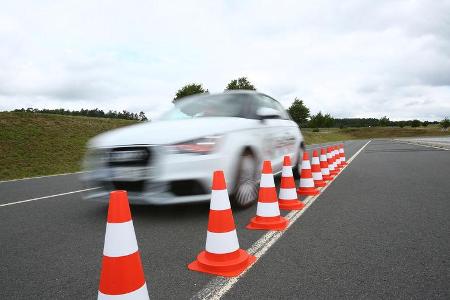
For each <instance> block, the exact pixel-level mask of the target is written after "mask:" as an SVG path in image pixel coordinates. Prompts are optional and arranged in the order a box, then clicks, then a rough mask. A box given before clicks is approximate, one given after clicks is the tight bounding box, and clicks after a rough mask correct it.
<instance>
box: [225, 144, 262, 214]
mask: <svg viewBox="0 0 450 300" xmlns="http://www.w3.org/2000/svg"><path fill="white" fill-rule="evenodd" d="M257 171H258V170H257V160H256V158H255V156H254V155H253V153H252V152H251V151H250V150H246V151H244V153H242V155H241V157H240V159H239V164H238V169H237V172H236V177H235V180H236V181H235V183H236V184H235V187H234V189H233V193H232V195H231V201H232V203H233V206H234V207H237V208H247V207H250V206H252V205H253V204H255V203H256V201H257V200H258V181H257Z"/></svg>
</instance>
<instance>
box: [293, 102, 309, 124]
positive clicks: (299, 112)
mask: <svg viewBox="0 0 450 300" xmlns="http://www.w3.org/2000/svg"><path fill="white" fill-rule="evenodd" d="M288 112H289V114H290V115H291V117H292V119H293V120H294V122H296V123H297V124H298V125H299V126H304V125H306V123H307V122H308V117H309V108H307V107H306V105H305V104H304V103H303V100H300V99H298V98H295V100H294V102H293V103H292V105H291V106H290V107H289V108H288Z"/></svg>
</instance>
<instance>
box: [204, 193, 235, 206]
mask: <svg viewBox="0 0 450 300" xmlns="http://www.w3.org/2000/svg"><path fill="white" fill-rule="evenodd" d="M209 208H210V209H211V210H227V209H230V208H231V206H230V199H229V198H228V192H227V190H212V191H211V203H210V204H209Z"/></svg>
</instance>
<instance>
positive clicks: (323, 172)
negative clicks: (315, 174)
mask: <svg viewBox="0 0 450 300" xmlns="http://www.w3.org/2000/svg"><path fill="white" fill-rule="evenodd" d="M321 170H322V175H330V170H328V168H322V169H321Z"/></svg>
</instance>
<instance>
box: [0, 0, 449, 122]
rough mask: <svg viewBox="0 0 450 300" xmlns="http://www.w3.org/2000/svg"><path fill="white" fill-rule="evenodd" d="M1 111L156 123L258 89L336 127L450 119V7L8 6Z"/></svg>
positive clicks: (0, 50) (0, 19)
mask: <svg viewBox="0 0 450 300" xmlns="http://www.w3.org/2000/svg"><path fill="white" fill-rule="evenodd" d="M0 4H1V5H0V7H1V9H0V43H1V44H0V110H10V109H14V108H21V107H36V108H59V107H63V108H66V109H80V108H95V107H98V108H100V109H103V110H109V109H115V110H123V109H126V110H130V111H134V112H139V111H141V110H143V111H145V112H146V113H147V114H148V115H150V116H156V115H158V114H159V113H160V112H161V111H164V110H166V109H168V108H170V107H171V105H172V104H171V100H172V98H173V97H174V95H175V93H176V91H177V89H179V88H180V87H181V86H183V85H184V84H186V83H191V82H195V83H202V84H203V85H204V86H205V87H206V88H208V89H209V90H210V92H221V91H222V90H223V89H224V87H225V86H226V84H227V83H228V82H229V81H230V80H231V79H234V78H237V77H240V76H247V77H248V78H249V79H250V80H251V81H252V82H253V83H254V84H255V86H256V87H257V89H258V90H260V91H262V92H265V93H268V94H269V95H271V96H273V97H274V98H276V99H278V100H280V101H281V102H282V103H283V105H284V106H285V107H289V105H290V103H291V102H292V101H293V100H294V98H295V97H299V98H301V99H303V100H304V101H305V103H306V104H307V106H308V107H310V109H311V111H312V112H313V113H315V112H318V111H319V110H321V111H322V112H327V113H331V114H332V115H334V116H336V117H381V116H384V115H387V116H388V117H390V118H391V119H393V120H399V119H412V118H419V119H422V120H425V119H428V120H440V119H442V118H443V117H445V116H449V115H450V17H449V16H450V1H446V0H443V1H439V0H436V1H395V0H388V1H372V0H370V1H361V0H359V1H334V0H330V1H325V0H319V1H297V0H295V1H79V0H76V1H31V0H30V1H20V0H17V1H5V0H0Z"/></svg>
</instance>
